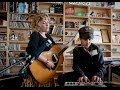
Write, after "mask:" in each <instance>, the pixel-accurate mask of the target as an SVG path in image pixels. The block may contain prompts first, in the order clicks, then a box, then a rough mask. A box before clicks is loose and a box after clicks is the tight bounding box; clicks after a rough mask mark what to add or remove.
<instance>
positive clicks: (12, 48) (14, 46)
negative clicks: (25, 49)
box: [9, 44, 21, 50]
mask: <svg viewBox="0 0 120 90" xmlns="http://www.w3.org/2000/svg"><path fill="white" fill-rule="evenodd" d="M9 50H21V48H20V44H10V45H9Z"/></svg>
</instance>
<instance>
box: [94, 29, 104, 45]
mask: <svg viewBox="0 0 120 90" xmlns="http://www.w3.org/2000/svg"><path fill="white" fill-rule="evenodd" d="M93 35H94V38H93V39H92V43H102V36H101V31H100V30H94V34H93Z"/></svg>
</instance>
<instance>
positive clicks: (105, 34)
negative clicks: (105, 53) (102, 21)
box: [101, 29, 109, 43]
mask: <svg viewBox="0 0 120 90" xmlns="http://www.w3.org/2000/svg"><path fill="white" fill-rule="evenodd" d="M101 35H102V42H103V43H109V36H108V30H107V29H101Z"/></svg>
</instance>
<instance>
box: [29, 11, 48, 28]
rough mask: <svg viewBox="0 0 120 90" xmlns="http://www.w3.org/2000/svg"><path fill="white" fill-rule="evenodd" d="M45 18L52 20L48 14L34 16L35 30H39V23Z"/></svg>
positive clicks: (33, 25)
mask: <svg viewBox="0 0 120 90" xmlns="http://www.w3.org/2000/svg"><path fill="white" fill-rule="evenodd" d="M43 18H45V19H48V20H50V18H49V15H48V14H46V13H39V14H37V15H34V16H32V21H31V25H32V28H33V29H34V30H38V29H39V26H38V23H39V22H40V21H42V20H43Z"/></svg>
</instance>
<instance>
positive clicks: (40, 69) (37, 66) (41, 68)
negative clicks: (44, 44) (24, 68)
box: [29, 45, 64, 84]
mask: <svg viewBox="0 0 120 90" xmlns="http://www.w3.org/2000/svg"><path fill="white" fill-rule="evenodd" d="M60 50H61V48H60V47H59V45H54V46H53V47H52V48H51V49H50V50H49V51H45V52H42V53H41V55H42V56H43V57H45V58H46V59H48V60H52V55H53V54H55V53H58V52H59V51H60ZM58 59H59V60H58V63H57V65H56V67H55V69H54V70H49V69H48V68H47V67H46V66H45V65H44V64H43V63H42V62H40V61H38V60H34V61H33V63H32V64H31V65H30V66H29V68H30V71H31V73H32V75H33V77H34V78H35V79H36V80H37V81H38V82H39V83H40V84H45V83H47V82H48V81H50V80H51V79H52V78H54V76H55V73H56V70H57V68H58V67H59V65H60V64H61V63H62V62H63V60H64V58H63V54H61V55H60V56H59V58H58Z"/></svg>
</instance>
